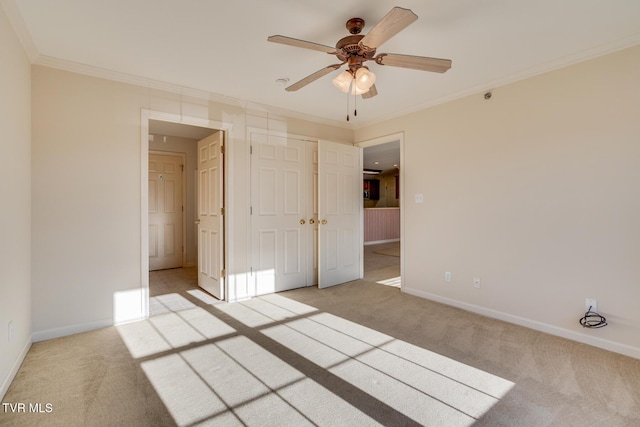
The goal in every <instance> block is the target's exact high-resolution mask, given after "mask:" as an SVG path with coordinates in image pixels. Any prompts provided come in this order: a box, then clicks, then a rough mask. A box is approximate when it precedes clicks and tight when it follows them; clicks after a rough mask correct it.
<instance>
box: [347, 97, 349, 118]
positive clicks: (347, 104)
mask: <svg viewBox="0 0 640 427" xmlns="http://www.w3.org/2000/svg"><path fill="white" fill-rule="evenodd" d="M347 121H349V92H347Z"/></svg>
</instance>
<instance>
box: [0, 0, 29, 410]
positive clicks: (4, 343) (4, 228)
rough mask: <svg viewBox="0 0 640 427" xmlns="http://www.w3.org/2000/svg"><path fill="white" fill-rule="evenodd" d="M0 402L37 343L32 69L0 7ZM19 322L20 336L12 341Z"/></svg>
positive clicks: (18, 334)
mask: <svg viewBox="0 0 640 427" xmlns="http://www.w3.org/2000/svg"><path fill="white" fill-rule="evenodd" d="M0 52H2V53H0V56H1V58H2V59H0V94H2V95H0V129H2V134H1V135H0V152H1V153H2V159H3V160H4V161H3V164H2V168H1V169H0V200H1V201H2V202H1V203H2V205H1V206H2V208H1V209H0V400H2V397H3V396H4V394H5V393H6V391H7V388H8V387H9V383H10V381H11V379H12V378H13V377H14V375H15V373H16V372H17V369H18V368H19V367H20V363H21V362H22V359H23V357H24V355H25V354H26V351H27V350H28V349H29V346H30V344H31V190H30V189H31V136H30V134H31V131H30V128H31V119H30V118H31V113H30V109H31V83H30V81H31V71H30V70H31V67H30V64H29V60H28V58H27V56H26V54H25V52H24V51H23V49H22V47H21V45H20V42H19V41H18V39H17V37H16V36H15V34H14V33H13V31H12V30H11V25H10V24H9V21H8V20H7V18H6V16H5V14H4V12H3V10H2V8H0ZM11 321H13V329H14V336H13V339H12V340H11V342H9V339H8V333H9V332H8V331H9V328H8V325H9V322H11Z"/></svg>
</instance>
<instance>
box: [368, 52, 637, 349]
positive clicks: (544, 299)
mask: <svg viewBox="0 0 640 427" xmlns="http://www.w3.org/2000/svg"><path fill="white" fill-rule="evenodd" d="M639 118H640V46H637V47H634V48H631V49H627V50H624V51H620V52H617V53H614V54H611V55H608V56H604V57H600V58H597V59H594V60H591V61H588V62H584V63H581V64H577V65H574V66H571V67H567V68H565V69H561V70H557V71H554V72H550V73H547V74H544V75H541V76H538V77H535V78H531V79H527V80H524V81H521V82H518V83H514V84H511V85H508V86H505V87H500V88H497V89H495V90H494V91H493V97H492V98H491V100H489V101H486V100H484V98H483V96H482V94H478V95H475V96H471V97H467V98H464V99H460V100H456V101H453V102H449V103H447V104H444V105H441V106H437V107H434V108H430V109H428V110H425V111H422V112H419V113H415V114H411V115H409V116H405V117H402V118H398V119H395V120H391V121H387V122H385V123H380V124H377V125H375V126H370V127H367V128H365V129H361V130H359V131H357V132H356V141H364V140H368V139H372V138H375V137H378V136H381V135H388V134H392V133H396V132H404V159H403V160H402V165H403V169H404V183H403V187H404V194H403V195H402V197H404V200H405V203H404V211H403V221H404V225H405V230H407V232H406V233H405V239H404V242H403V244H404V249H405V252H404V253H405V255H406V257H405V270H404V272H405V275H404V278H403V286H404V291H405V292H408V293H412V294H415V295H419V296H423V297H426V298H432V299H435V300H439V301H442V302H446V303H449V304H453V305H457V306H460V307H463V308H466V309H469V310H473V311H477V312H480V313H483V314H487V315H490V316H494V317H498V318H503V319H506V320H509V321H512V322H515V323H520V324H524V325H527V326H530V327H535V328H537V329H541V330H545V331H548V332H551V333H554V334H558V335H562V336H566V337H569V338H574V339H577V340H580V341H583V342H587V343H592V344H595V345H598V346H602V347H605V348H609V349H612V350H615V351H620V352H622V353H625V354H631V355H633V356H635V357H640V318H639V317H638V303H639V302H640V262H638V259H639V256H640V226H638V221H639V220H638V218H640V192H639V191H638V186H639V183H640V119H639ZM418 193H422V194H424V204H416V203H414V195H415V194H418ZM445 271H450V272H452V274H453V282H452V283H446V282H445V281H444V273H445ZM474 277H480V278H481V288H480V289H475V288H474V287H473V278H474ZM585 298H595V299H597V301H598V308H599V311H600V312H601V313H602V314H604V315H605V316H606V317H607V320H608V321H609V325H608V326H607V327H605V328H603V329H596V330H587V329H583V328H582V327H581V326H580V325H579V324H578V319H579V318H580V317H581V316H582V315H583V314H584V308H585ZM461 333H464V331H461Z"/></svg>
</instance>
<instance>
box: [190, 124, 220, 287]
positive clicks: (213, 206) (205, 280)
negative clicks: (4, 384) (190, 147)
mask: <svg viewBox="0 0 640 427" xmlns="http://www.w3.org/2000/svg"><path fill="white" fill-rule="evenodd" d="M223 137H224V133H223V132H222V131H220V132H216V133H214V134H213V135H211V136H208V137H206V138H205V139H203V140H201V141H198V172H197V173H198V219H197V220H196V224H198V286H200V287H201V288H202V289H204V290H206V291H207V292H209V293H210V294H212V295H213V296H215V297H216V298H219V299H224V276H225V274H224V211H223V208H224V206H223V201H224V193H223V188H224V185H223V184H224V182H223V177H224V169H223V165H224V160H223V148H222V147H223V143H224V141H223Z"/></svg>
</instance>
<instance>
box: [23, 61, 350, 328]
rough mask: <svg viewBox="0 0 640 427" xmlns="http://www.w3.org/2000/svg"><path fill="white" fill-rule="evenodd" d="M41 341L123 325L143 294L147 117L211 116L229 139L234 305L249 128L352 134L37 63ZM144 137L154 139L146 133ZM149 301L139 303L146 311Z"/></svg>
mask: <svg viewBox="0 0 640 427" xmlns="http://www.w3.org/2000/svg"><path fill="white" fill-rule="evenodd" d="M32 74H33V76H32V85H33V89H32V90H33V110H32V118H33V178H32V179H33V209H34V215H33V235H34V238H33V258H32V260H33V313H34V315H33V332H34V340H40V339H46V338H50V337H54V336H61V335H66V334H70V333H74V332H79V331H83V330H88V329H92V328H96V327H100V326H107V325H110V324H113V321H114V311H117V310H119V306H118V304H119V303H114V300H117V301H119V298H125V297H126V296H127V295H129V296H131V295H133V296H134V297H135V295H137V293H139V291H140V288H141V282H142V280H141V277H142V276H143V275H144V274H146V273H145V272H143V271H142V270H141V237H140V236H141V212H142V208H141V164H142V163H143V159H142V154H141V148H142V146H141V145H142V144H141V111H142V110H143V109H145V110H152V111H159V112H163V113H167V114H173V115H184V116H190V117H195V118H200V119H208V120H211V121H215V122H218V123H222V124H224V125H225V126H228V127H229V129H230V130H229V137H228V143H227V154H226V156H227V161H228V164H227V166H228V175H227V178H228V179H227V184H228V186H229V187H228V188H229V189H230V190H231V191H229V192H228V199H227V207H228V209H229V211H228V215H227V219H228V222H229V229H228V235H227V238H228V244H227V248H228V251H229V258H228V265H227V274H228V281H229V284H230V289H229V295H230V297H231V298H245V297H248V296H251V294H250V291H249V288H248V286H247V283H248V281H247V275H248V263H247V259H248V241H249V240H248V238H249V236H248V234H247V229H248V200H249V197H248V196H249V174H248V170H249V149H248V144H247V142H246V133H247V128H248V127H258V128H265V129H269V130H273V131H279V132H290V133H293V134H300V135H306V136H309V137H317V138H324V139H330V140H335V141H351V139H352V132H351V131H349V130H346V129H340V128H332V127H327V126H323V125H318V124H313V123H309V122H305V121H301V120H292V119H284V118H278V117H272V116H269V117H267V115H266V114H264V112H262V111H260V109H259V108H257V107H255V106H249V107H247V108H240V107H237V106H229V105H223V104H217V103H213V102H208V101H205V100H199V99H190V98H187V97H183V96H180V95H176V94H170V93H167V92H162V91H159V90H152V89H148V88H143V87H139V86H134V85H129V84H123V83H116V82H113V81H108V80H104V79H99V78H95V77H88V76H83V75H79V74H74V73H71V72H67V71H61V70H55V69H51V68H47V67H41V66H34V67H33V70H32ZM145 138H146V135H145ZM138 305H139V304H138Z"/></svg>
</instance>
